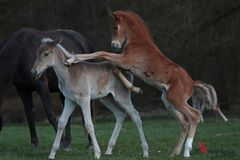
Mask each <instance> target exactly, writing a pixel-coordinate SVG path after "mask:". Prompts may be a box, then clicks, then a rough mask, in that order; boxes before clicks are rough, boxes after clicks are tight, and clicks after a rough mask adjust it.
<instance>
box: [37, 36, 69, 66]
mask: <svg viewBox="0 0 240 160" xmlns="http://www.w3.org/2000/svg"><path fill="white" fill-rule="evenodd" d="M41 42H42V43H45V44H46V43H50V42H53V39H51V38H43V39H42V40H41ZM55 47H56V49H57V56H58V57H59V58H60V60H61V61H62V62H63V63H65V60H66V59H67V58H71V57H72V56H73V54H71V53H70V52H68V51H67V50H66V49H65V48H64V47H63V46H62V45H61V44H57V45H56V46H55Z"/></svg>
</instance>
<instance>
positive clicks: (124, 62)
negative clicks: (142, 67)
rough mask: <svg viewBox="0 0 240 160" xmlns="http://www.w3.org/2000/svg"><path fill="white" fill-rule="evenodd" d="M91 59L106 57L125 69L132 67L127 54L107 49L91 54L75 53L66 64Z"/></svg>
mask: <svg viewBox="0 0 240 160" xmlns="http://www.w3.org/2000/svg"><path fill="white" fill-rule="evenodd" d="M90 59H105V60H108V61H109V62H111V63H113V64H115V65H117V66H119V67H121V68H123V69H129V68H130V67H131V63H130V61H129V60H128V59H127V58H126V57H125V55H123V54H116V53H109V52H105V51H98V52H94V53H90V54H75V55H74V56H72V57H71V58H69V59H68V60H66V62H65V64H66V65H71V64H72V63H78V62H81V61H85V60H90Z"/></svg>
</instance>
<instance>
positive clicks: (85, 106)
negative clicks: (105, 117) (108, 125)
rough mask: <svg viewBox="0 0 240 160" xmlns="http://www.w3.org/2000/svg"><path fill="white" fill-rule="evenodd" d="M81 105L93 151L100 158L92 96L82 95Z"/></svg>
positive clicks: (79, 101) (78, 101)
mask: <svg viewBox="0 0 240 160" xmlns="http://www.w3.org/2000/svg"><path fill="white" fill-rule="evenodd" d="M77 103H78V105H79V106H81V109H82V113H83V118H84V121H85V129H86V130H87V132H88V134H89V135H90V137H91V139H92V143H93V151H94V156H95V158H96V159H99V158H100V156H101V150H100V148H99V145H98V142H97V138H96V136H95V133H94V126H93V122H92V117H91V108H90V96H89V97H88V96H86V97H81V98H79V99H78V100H77Z"/></svg>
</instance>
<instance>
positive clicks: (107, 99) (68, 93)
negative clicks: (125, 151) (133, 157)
mask: <svg viewBox="0 0 240 160" xmlns="http://www.w3.org/2000/svg"><path fill="white" fill-rule="evenodd" d="M71 56H72V55H71V54H70V53H69V52H68V51H66V50H65V49H64V48H63V47H62V46H61V45H60V44H59V41H58V40H55V41H53V40H51V39H43V40H42V43H41V46H40V47H39V49H38V51H37V58H36V61H35V63H34V65H33V68H32V73H33V74H35V75H36V77H39V76H40V75H41V74H42V73H43V72H44V71H45V70H46V69H47V68H49V67H53V70H54V71H55V73H56V75H57V77H58V82H59V89H60V90H61V91H62V93H63V94H64V96H65V105H64V110H63V113H62V114H61V117H60V119H59V122H58V130H57V135H56V137H55V141H54V144H53V146H52V150H51V153H50V155H49V159H54V158H55V154H56V151H57V150H58V149H59V144H60V139H61V136H62V132H63V129H64V127H65V125H66V122H67V120H68V118H69V116H70V115H71V114H72V112H73V110H74V109H75V107H76V105H79V106H80V107H81V109H82V113H83V117H84V120H85V127H86V130H87V132H88V133H89V135H90V137H91V139H92V142H93V150H94V155H95V157H96V158H97V159H98V158H100V155H101V153H100V148H99V145H98V142H97V139H96V137H95V133H94V127H93V123H92V118H91V114H90V100H91V99H99V100H100V102H101V103H103V104H104V105H105V106H106V107H107V108H109V109H110V110H111V111H112V112H113V114H114V116H115V118H116V125H115V128H114V130H113V133H112V136H111V138H110V140H109V143H108V147H107V150H106V154H107V155H111V154H112V149H113V147H114V145H115V143H116V140H117V137H118V135H119V132H120V130H121V127H122V123H123V120H124V118H125V113H124V112H123V111H125V112H126V113H127V114H129V115H130V117H131V119H132V120H133V121H134V123H135V124H136V126H137V129H138V132H139V135H140V139H141V143H142V150H143V157H148V144H147V142H146V139H145V136H144V133H143V129H142V121H141V119H140V116H139V114H138V112H137V111H136V110H135V109H134V107H133V105H132V102H131V95H130V91H129V90H128V88H127V87H125V86H124V84H123V83H122V82H121V80H120V79H119V78H118V77H117V76H116V75H115V74H114V73H113V70H114V69H115V68H116V67H115V66H114V65H112V64H109V63H106V62H105V63H88V62H86V63H85V62H83V63H79V64H77V65H74V66H72V67H66V66H65V65H64V63H63V62H64V61H65V59H66V58H67V57H68V58H69V57H71ZM128 77H129V76H128ZM130 78H131V77H130Z"/></svg>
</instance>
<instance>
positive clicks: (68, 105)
mask: <svg viewBox="0 0 240 160" xmlns="http://www.w3.org/2000/svg"><path fill="white" fill-rule="evenodd" d="M75 107H76V104H74V103H73V102H72V101H70V100H68V99H65V104H64V109H63V112H62V114H61V117H60V119H59V121H58V129H57V134H56V136H55V140H54V143H53V146H52V150H51V153H50V155H49V157H48V158H49V159H55V154H56V151H57V150H58V149H59V146H60V141H61V137H62V133H63V130H64V128H65V126H66V123H67V121H68V119H69V117H70V115H71V114H72V112H73V111H74V109H75Z"/></svg>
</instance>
